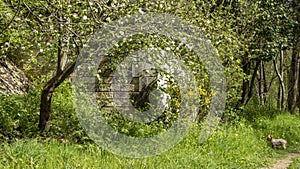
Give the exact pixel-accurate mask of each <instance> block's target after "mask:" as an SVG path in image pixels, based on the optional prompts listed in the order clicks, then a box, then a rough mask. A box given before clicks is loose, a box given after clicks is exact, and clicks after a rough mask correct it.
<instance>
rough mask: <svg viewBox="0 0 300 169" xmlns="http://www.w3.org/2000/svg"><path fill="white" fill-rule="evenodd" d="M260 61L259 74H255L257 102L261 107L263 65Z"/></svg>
mask: <svg viewBox="0 0 300 169" xmlns="http://www.w3.org/2000/svg"><path fill="white" fill-rule="evenodd" d="M262 63H263V62H262V61H260V62H259V64H260V69H259V72H257V75H258V78H257V80H258V100H259V104H260V105H263V104H264V102H263V65H262Z"/></svg>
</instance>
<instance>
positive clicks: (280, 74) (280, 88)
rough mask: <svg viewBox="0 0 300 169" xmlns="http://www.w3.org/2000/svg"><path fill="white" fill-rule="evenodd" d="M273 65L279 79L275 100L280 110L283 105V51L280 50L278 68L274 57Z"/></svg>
mask: <svg viewBox="0 0 300 169" xmlns="http://www.w3.org/2000/svg"><path fill="white" fill-rule="evenodd" d="M273 65H274V68H275V72H276V75H277V77H278V80H279V86H278V98H277V99H278V100H277V107H278V108H279V109H280V110H282V109H283V106H284V94H285V89H284V81H283V51H281V52H280V58H279V66H280V67H279V70H278V67H277V64H276V59H274V60H273Z"/></svg>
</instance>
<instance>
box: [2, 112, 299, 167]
mask: <svg viewBox="0 0 300 169" xmlns="http://www.w3.org/2000/svg"><path fill="white" fill-rule="evenodd" d="M288 123H289V124H290V125H287V124H288ZM265 124H268V125H271V126H265V127H263V126H264V125H265ZM299 124H300V119H299V117H296V116H291V115H279V116H278V117H276V118H274V119H273V120H270V121H269V120H259V124H258V125H256V126H255V128H254V127H253V126H251V125H250V124H247V122H240V123H239V124H238V125H235V126H230V127H229V126H225V125H224V126H220V127H219V128H218V129H217V130H216V131H215V132H214V133H213V134H212V136H211V137H210V138H209V139H208V140H206V141H205V142H202V143H200V142H199V131H200V130H199V127H194V128H193V129H192V130H191V132H190V133H189V134H188V136H187V137H186V138H185V139H184V140H183V141H181V142H180V144H179V145H177V146H175V147H174V148H173V149H171V150H169V151H167V152H165V153H162V154H160V155H158V156H154V157H149V158H142V159H131V158H125V157H121V156H118V155H114V154H111V153H110V152H108V151H106V150H103V149H102V148H100V147H98V146H96V145H94V144H85V145H82V144H73V143H60V142H58V141H55V140H53V141H36V140H22V141H18V142H14V143H12V144H6V143H4V144H2V146H1V152H2V153H1V154H0V159H1V160H0V168H104V169H105V168H109V169H111V168H138V169H139V168H150V169H151V168H153V169H154V168H155V169H157V168H172V169H173V168H226V169H227V168H247V169H249V168H250V169H251V168H260V167H262V166H266V165H267V164H268V163H270V162H271V161H274V158H275V157H279V155H280V154H283V155H284V154H285V153H286V151H285V150H282V149H277V150H274V149H272V148H271V147H270V145H269V144H268V142H267V141H266V137H265V134H266V133H269V132H272V131H274V134H275V130H276V128H272V127H279V128H278V129H279V130H278V131H277V132H279V135H281V134H282V133H283V132H284V130H283V128H280V126H282V127H283V126H284V125H286V128H290V130H289V131H288V133H289V134H291V135H290V136H288V135H287V132H286V133H285V136H286V138H287V140H288V142H289V144H288V151H293V149H294V148H295V146H296V145H297V144H298V143H297V142H296V141H297V140H299V138H300V136H296V133H294V132H296V131H297V130H296V126H298V125H299ZM292 139H295V140H296V141H293V140H292ZM278 154H279V155H278Z"/></svg>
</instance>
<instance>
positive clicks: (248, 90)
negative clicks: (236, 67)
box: [239, 59, 259, 106]
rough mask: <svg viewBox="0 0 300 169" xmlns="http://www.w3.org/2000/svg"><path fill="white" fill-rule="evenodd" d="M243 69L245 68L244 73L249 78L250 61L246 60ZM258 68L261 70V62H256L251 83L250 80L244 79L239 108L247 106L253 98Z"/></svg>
mask: <svg viewBox="0 0 300 169" xmlns="http://www.w3.org/2000/svg"><path fill="white" fill-rule="evenodd" d="M242 68H243V72H244V74H245V75H246V76H249V75H250V74H251V66H250V61H249V60H248V59H246V60H244V62H243V65H242ZM258 68H259V61H256V64H255V68H254V70H253V73H252V77H251V80H250V81H249V79H244V82H243V87H242V90H243V93H242V100H241V102H240V104H239V106H244V105H246V104H247V103H248V101H249V100H250V98H251V97H252V90H253V87H254V80H255V78H256V74H257V70H258Z"/></svg>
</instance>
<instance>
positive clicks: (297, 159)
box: [289, 157, 300, 169]
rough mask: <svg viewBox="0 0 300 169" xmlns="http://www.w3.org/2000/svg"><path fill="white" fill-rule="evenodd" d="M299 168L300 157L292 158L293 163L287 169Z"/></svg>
mask: <svg viewBox="0 0 300 169" xmlns="http://www.w3.org/2000/svg"><path fill="white" fill-rule="evenodd" d="M299 168H300V157H299V158H296V159H294V160H293V163H292V164H291V165H290V166H289V169H299Z"/></svg>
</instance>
